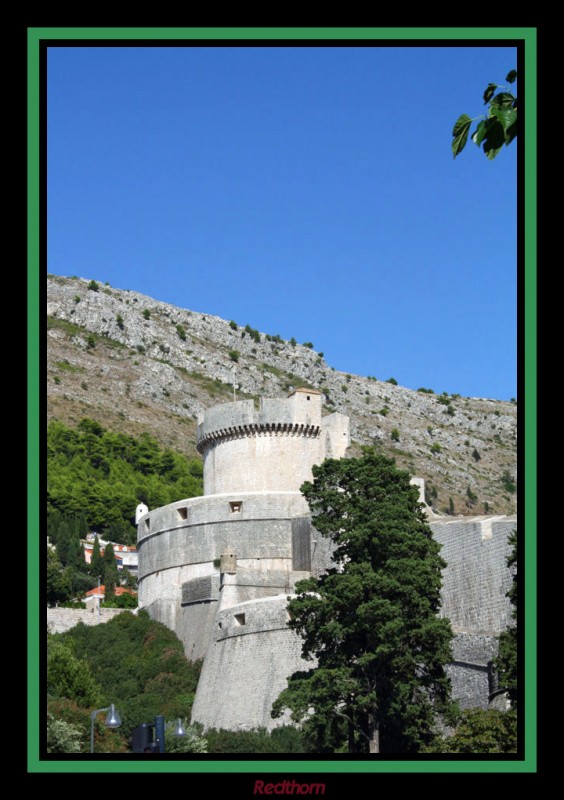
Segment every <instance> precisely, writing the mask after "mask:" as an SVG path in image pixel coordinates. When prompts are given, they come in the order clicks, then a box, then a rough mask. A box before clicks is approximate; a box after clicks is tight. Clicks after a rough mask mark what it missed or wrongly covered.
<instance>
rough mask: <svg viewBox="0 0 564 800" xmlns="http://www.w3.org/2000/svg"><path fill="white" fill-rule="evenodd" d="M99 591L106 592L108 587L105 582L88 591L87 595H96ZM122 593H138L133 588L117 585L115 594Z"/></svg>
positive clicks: (118, 595) (119, 594)
mask: <svg viewBox="0 0 564 800" xmlns="http://www.w3.org/2000/svg"><path fill="white" fill-rule="evenodd" d="M98 593H100V595H102V594H103V595H105V594H106V587H105V586H104V584H102V585H101V586H100V587H98V586H96V587H95V588H94V589H90V591H89V592H86V597H96V596H97V595H98ZM122 594H132V595H137V592H135V591H133V589H127V588H126V587H125V586H116V590H115V595H116V596H117V597H120V596H121V595H122Z"/></svg>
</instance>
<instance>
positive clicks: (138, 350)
mask: <svg viewBox="0 0 564 800" xmlns="http://www.w3.org/2000/svg"><path fill="white" fill-rule="evenodd" d="M136 349H137V352H138V353H144V352H145V347H144V346H143V345H142V344H138V345H137V348H136Z"/></svg>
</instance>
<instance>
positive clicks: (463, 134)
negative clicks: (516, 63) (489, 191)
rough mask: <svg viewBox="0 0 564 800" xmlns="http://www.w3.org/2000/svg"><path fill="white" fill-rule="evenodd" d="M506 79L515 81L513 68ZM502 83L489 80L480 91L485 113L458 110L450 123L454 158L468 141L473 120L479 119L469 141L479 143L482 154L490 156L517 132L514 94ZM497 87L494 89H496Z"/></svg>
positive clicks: (505, 144) (515, 76) (494, 155)
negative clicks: (478, 113)
mask: <svg viewBox="0 0 564 800" xmlns="http://www.w3.org/2000/svg"><path fill="white" fill-rule="evenodd" d="M505 80H506V81H507V83H510V84H511V83H515V81H516V80H517V71H516V70H514V69H512V70H511V72H509V73H508V74H507V76H506V78H505ZM506 88H507V87H505V86H498V85H497V84H496V83H489V84H488V86H487V88H486V90H485V91H484V95H483V100H484V105H488V104H489V109H488V113H487V115H480V116H478V117H473V118H472V117H469V116H468V114H461V115H460V117H459V118H458V119H457V120H456V122H455V123H454V128H453V129H452V136H453V139H452V153H453V156H454V158H456V156H457V155H459V154H460V153H461V152H462V151H463V150H464V148H465V147H466V143H467V141H468V135H469V133H470V128H471V126H472V123H473V122H476V120H480V121H479V122H478V125H477V126H476V129H475V131H474V133H473V134H472V136H471V139H472V141H473V142H474V144H475V145H477V147H480V145H481V146H482V150H483V151H484V153H485V154H486V157H487V158H489V159H490V160H493V159H494V158H495V157H496V156H497V154H498V153H499V152H500V150H501V149H502V148H503V147H504V146H507V145H508V144H511V142H512V141H513V139H515V138H516V136H517V131H518V127H517V97H516V96H515V95H513V94H511V92H508V91H506ZM497 89H500V90H501V91H499V92H497V93H496V90H497Z"/></svg>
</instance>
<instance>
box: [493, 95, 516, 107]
mask: <svg viewBox="0 0 564 800" xmlns="http://www.w3.org/2000/svg"><path fill="white" fill-rule="evenodd" d="M514 102H515V97H514V95H512V94H510V93H509V92H500V93H499V94H496V96H495V97H494V98H493V99H492V101H491V104H490V105H491V106H492V107H494V108H512V107H513V104H514Z"/></svg>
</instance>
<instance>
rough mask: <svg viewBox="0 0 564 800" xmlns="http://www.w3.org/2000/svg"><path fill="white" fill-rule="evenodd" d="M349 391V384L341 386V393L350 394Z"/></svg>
mask: <svg viewBox="0 0 564 800" xmlns="http://www.w3.org/2000/svg"><path fill="white" fill-rule="evenodd" d="M348 390H349V387H348V386H347V384H346V383H343V385H342V386H341V391H343V392H345V393H346V392H348Z"/></svg>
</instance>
